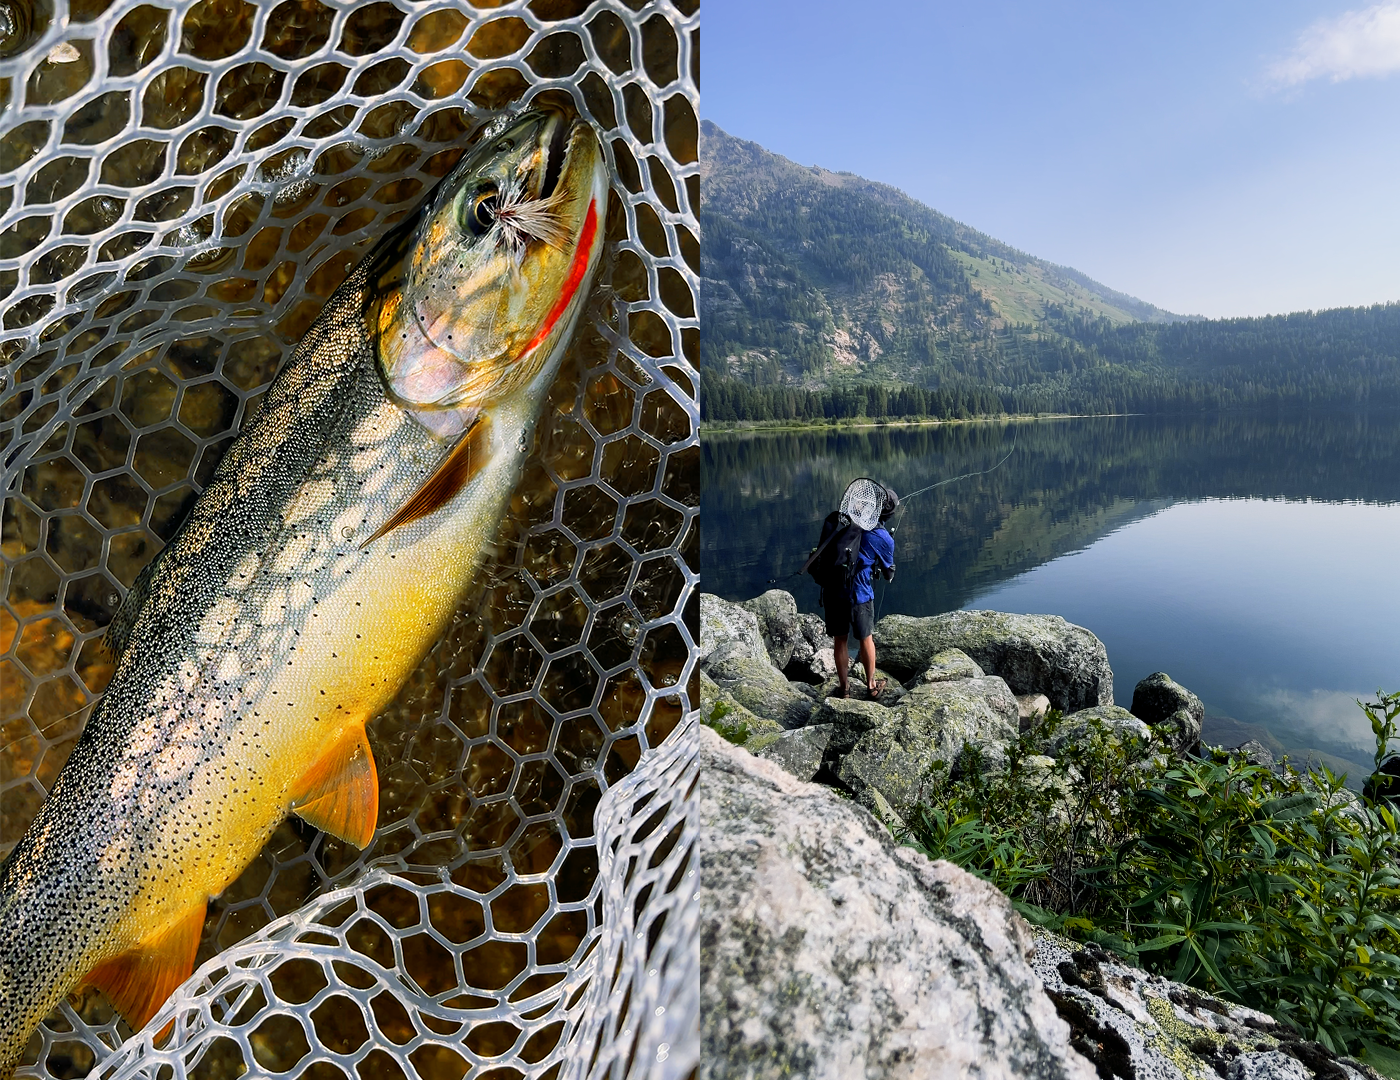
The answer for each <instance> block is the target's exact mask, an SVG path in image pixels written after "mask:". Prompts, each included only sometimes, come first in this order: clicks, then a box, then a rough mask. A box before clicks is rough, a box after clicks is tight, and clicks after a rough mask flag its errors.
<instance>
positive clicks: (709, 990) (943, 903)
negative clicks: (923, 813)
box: [699, 702, 1141, 1080]
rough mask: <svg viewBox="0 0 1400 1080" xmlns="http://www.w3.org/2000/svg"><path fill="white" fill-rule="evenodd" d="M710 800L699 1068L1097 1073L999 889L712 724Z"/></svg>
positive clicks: (776, 1073) (704, 767)
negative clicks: (894, 837)
mask: <svg viewBox="0 0 1400 1080" xmlns="http://www.w3.org/2000/svg"><path fill="white" fill-rule="evenodd" d="M854 704H864V705H867V706H868V707H870V708H879V706H874V705H869V703H868V702H865V703H854ZM699 797H700V819H701V835H700V843H699V850H700V853H701V854H700V919H701V923H700V942H701V945H700V961H701V973H702V974H701V988H700V993H701V1011H700V1015H701V1040H702V1054H701V1065H700V1076H701V1077H704V1078H706V1080H729V1078H739V1077H743V1078H745V1080H749V1078H753V1080H766V1078H774V1080H777V1078H779V1077H783V1078H786V1077H797V1076H800V1077H804V1078H808V1080H839V1078H846V1077H891V1078H893V1077H909V1078H914V1077H918V1078H924V1077H930V1078H939V1080H944V1078H946V1080H955V1078H961V1077H966V1076H978V1077H982V1078H985V1080H1003V1078H1004V1080H1011V1078H1013V1077H1037V1078H1044V1080H1071V1078H1073V1080H1092V1078H1093V1077H1094V1070H1093V1069H1092V1068H1091V1067H1090V1066H1089V1065H1088V1063H1087V1062H1086V1061H1085V1060H1084V1059H1083V1058H1082V1057H1080V1055H1079V1054H1078V1053H1076V1052H1075V1051H1074V1050H1073V1049H1071V1047H1070V1045H1069V1031H1068V1027H1067V1025H1066V1024H1065V1023H1064V1022H1063V1021H1061V1020H1060V1019H1059V1018H1058V1017H1057V1016H1056V1015H1055V1010H1054V1007H1053V1005H1052V1004H1051V1002H1050V1000H1049V999H1048V998H1047V997H1046V996H1045V994H1044V993H1043V991H1042V989H1041V986H1040V982H1039V980H1038V979H1037V978H1036V976H1035V975H1034V973H1033V972H1032V971H1031V968H1030V967H1029V965H1028V964H1027V962H1026V956H1027V955H1028V951H1029V935H1028V933H1027V931H1026V928H1025V924H1024V923H1023V922H1022V921H1021V920H1020V919H1019V918H1017V917H1016V916H1015V915H1014V914H1013V913H1012V911H1011V906H1010V903H1009V902H1008V901H1007V900H1006V898H1005V897H1004V896H1003V895H1002V894H1001V893H999V892H998V891H997V890H996V889H995V888H993V887H992V886H991V885H989V884H987V883H986V882H983V881H981V880H979V879H977V878H975V877H973V876H972V875H970V874H968V873H965V872H964V871H962V870H959V869H957V868H956V867H954V866H952V865H951V864H949V863H945V862H930V861H929V860H928V859H927V858H925V857H924V856H922V855H919V854H917V853H916V852H914V851H912V850H911V849H909V848H899V847H896V846H895V845H894V843H893V842H892V841H891V840H890V838H889V836H888V835H887V834H886V833H885V831H884V829H883V828H881V826H880V825H879V824H878V823H877V822H875V821H874V820H873V819H872V818H871V817H870V815H869V814H867V813H865V811H863V810H861V809H860V808H859V807H856V806H853V805H851V804H850V803H849V802H847V801H844V800H842V799H840V798H838V797H837V796H835V795H834V794H833V793H832V792H830V791H829V790H827V789H825V788H822V787H819V786H817V785H813V784H803V783H800V782H799V781H797V780H795V779H794V778H792V777H791V776H788V775H787V774H786V773H784V772H783V771H782V770H781V769H779V768H777V767H776V766H774V765H773V764H771V763H770V762H766V761H762V760H760V759H757V758H754V757H752V756H750V755H747V754H744V753H743V752H741V751H737V750H735V749H733V748H732V747H728V746H726V745H725V744H724V743H723V742H721V741H720V740H719V739H717V738H716V737H714V736H713V735H712V734H711V733H710V732H707V731H702V732H701V773H700V786H699ZM1140 1075H1141V1074H1140Z"/></svg>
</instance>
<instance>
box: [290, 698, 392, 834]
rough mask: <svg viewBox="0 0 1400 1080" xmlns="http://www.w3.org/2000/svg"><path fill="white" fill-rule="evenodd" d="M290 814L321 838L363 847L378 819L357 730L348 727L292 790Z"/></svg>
mask: <svg viewBox="0 0 1400 1080" xmlns="http://www.w3.org/2000/svg"><path fill="white" fill-rule="evenodd" d="M292 813H294V814H296V815H297V817H299V818H301V819H302V820H303V821H305V822H307V823H308V824H310V825H314V826H315V827H316V828H318V829H320V830H321V831H322V832H328V833H330V834H331V835H332V836H338V837H339V838H340V839H342V840H345V841H347V842H348V843H351V844H354V845H355V846H356V847H357V848H361V849H364V848H367V847H369V842H370V840H371V839H372V838H373V837H374V826H375V823H376V822H377V821H378V819H379V777H378V775H377V774H376V773H375V771H374V754H373V752H372V751H371V750H370V748H369V740H368V739H367V738H366V737H365V726H364V725H363V724H351V725H350V726H349V727H347V728H346V729H345V732H344V733H343V734H342V735H341V736H340V738H339V739H338V740H337V741H336V742H334V743H332V744H331V745H330V747H329V748H327V750H326V752H325V753H324V754H322V755H321V757H320V760H318V761H317V762H316V764H315V765H313V766H311V768H310V769H308V770H307V772H306V775H305V776H303V777H302V778H301V781H300V782H299V783H298V784H297V785H296V786H295V787H294V788H293V789H292Z"/></svg>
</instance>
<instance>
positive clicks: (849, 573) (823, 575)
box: [802, 510, 865, 607]
mask: <svg viewBox="0 0 1400 1080" xmlns="http://www.w3.org/2000/svg"><path fill="white" fill-rule="evenodd" d="M864 536H865V530H864V529H862V528H861V527H860V526H859V525H857V524H856V523H855V522H853V521H852V520H851V519H850V518H848V517H847V516H846V515H845V514H843V513H841V511H840V510H833V511H832V512H831V513H829V514H828V515H827V516H826V520H825V521H823V522H822V535H821V540H820V542H819V543H818V544H817V547H816V548H815V549H814V550H813V551H812V554H811V555H809V556H807V561H806V562H805V563H803V564H802V572H803V573H807V574H811V575H812V580H813V581H815V582H816V583H817V586H818V588H820V589H821V605H822V607H826V605H827V598H828V597H830V598H831V599H833V600H834V599H836V598H837V597H838V596H839V597H843V598H844V599H845V601H846V602H847V603H850V599H851V589H852V587H853V586H854V584H855V578H856V567H857V565H858V563H859V558H860V542H861V540H862V538H864Z"/></svg>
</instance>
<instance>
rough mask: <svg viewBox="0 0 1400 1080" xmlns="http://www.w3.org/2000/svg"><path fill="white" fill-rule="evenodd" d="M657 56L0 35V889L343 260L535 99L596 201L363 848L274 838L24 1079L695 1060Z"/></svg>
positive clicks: (291, 18) (565, 28) (65, 21)
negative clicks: (188, 926)
mask: <svg viewBox="0 0 1400 1080" xmlns="http://www.w3.org/2000/svg"><path fill="white" fill-rule="evenodd" d="M698 22H699V16H698V12H697V11H696V10H695V8H694V6H693V4H692V3H688V2H682V3H677V4H666V3H656V2H648V3H641V4H638V5H637V7H636V10H634V9H633V8H632V7H629V6H627V5H626V4H623V3H620V2H603V0H598V2H594V3H579V2H574V0H533V2H531V3H528V4H527V3H523V2H519V0H516V2H507V3H504V4H501V5H499V6H486V5H483V6H482V7H481V8H480V9H478V8H476V7H473V6H470V5H467V4H463V3H449V4H444V3H429V2H415V0H393V2H392V3H387V2H371V3H364V2H350V0H339V2H337V0H326V2H319V0H286V2H283V3H264V4H257V5H254V4H250V3H246V2H243V0H199V2H197V3H190V2H188V0H175V2H164V0H154V2H147V3H137V2H134V0H53V2H52V3H43V2H40V3H30V2H28V0H0V106H2V107H0V365H3V366H2V367H0V379H2V380H3V382H0V425H3V429H0V445H3V457H2V458H0V463H3V469H4V471H3V476H2V477H0V481H3V483H2V484H0V493H3V496H4V506H3V519H2V521H3V534H2V535H0V554H2V555H3V560H2V562H0V565H3V595H2V596H0V691H3V702H4V712H3V715H0V724H2V725H3V726H2V727H0V743H3V744H4V749H3V750H0V854H4V853H5V852H6V851H8V848H9V847H10V846H11V845H12V844H13V843H14V842H15V840H17V839H18V837H19V836H20V835H21V833H22V832H23V830H24V828H25V826H26V825H27V823H28V821H29V820H30V818H32V816H33V814H34V813H35V811H36V810H37V808H38V806H39V804H40V802H41V801H42V799H43V796H44V793H45V791H46V790H47V787H48V786H49V785H50V784H52V782H53V779H54V777H55V776H56V775H57V772H58V769H59V768H60V767H61V765H62V763H63V761H64V760H65V759H66V757H67V755H68V753H69V752H71V750H72V747H73V744H74V741H75V739H76V737H77V735H78V733H79V732H80V731H81V728H82V724H83V722H84V721H85V719H86V717H87V714H88V713H89V712H90V710H91V706H92V704H93V702H94V701H96V700H97V698H98V696H99V695H100V694H101V692H102V689H103V687H104V686H105V683H106V680H107V678H109V677H110V674H111V666H110V663H109V661H108V659H107V657H106V655H105V653H104V651H103V649H102V647H101V643H100V639H101V636H102V632H103V629H104V627H105V626H106V624H107V622H108V621H110V619H111V617H112V614H113V612H114V611H115V609H116V607H117V606H118V605H119V603H120V601H121V598H122V596H123V595H124V593H125V591H126V588H127V587H128V586H130V584H131V583H132V581H133V580H134V579H135V576H136V574H137V573H138V572H139V571H140V569H141V567H142V566H144V565H145V563H146V562H148V561H149V560H150V558H151V557H153V556H154V555H155V554H156V553H157V552H158V551H159V550H160V548H161V546H162V545H163V544H164V542H165V541H166V540H167V539H168V538H169V537H170V536H171V535H173V532H174V530H175V528H176V527H178V524H179V522H180V520H181V518H182V516H183V514H184V512H185V511H186V510H187V509H188V507H189V505H190V504H191V502H192V501H193V500H194V498H195V497H196V496H197V494H198V492H199V491H200V490H201V487H202V485H203V484H204V483H205V482H206V481H207V479H208V477H209V476H210V474H211V473H212V471H213V468H214V466H215V464H216V463H217V461H218V458H219V455H220V454H221V453H222V451H223V450H224V449H225V448H226V447H227V445H228V443H229V442H230V441H231V440H232V438H233V437H234V436H235V435H236V433H237V431H238V430H239V428H240V426H241V425H242V423H243V422H244V420H245V418H246V417H247V416H248V415H249V413H250V411H251V410H252V409H253V408H254V407H255V406H256V404H257V401H258V399H259V396H260V394H261V393H262V391H263V389H264V388H265V387H266V385H267V384H268V382H269V381H270V380H271V378H272V376H273V374H274V373H275V371H276V369H277V366H278V364H279V363H280V361H281V360H282V359H283V358H284V357H285V356H286V355H287V354H288V353H289V351H290V349H291V347H292V346H293V345H294V344H295V342H296V341H297V340H298V339H299V338H300V336H301V334H302V333H303V332H304V330H305V329H306V327H307V326H308V325H309V324H310V323H311V321H312V320H313V319H314V318H315V315H316V313H317V312H318V311H319V309H320V306H321V305H322V303H324V301H325V299H326V298H327V297H328V296H329V295H330V293H331V292H332V291H333V290H334V288H335V287H336V285H338V284H339V283H340V281H342V280H343V279H344V278H345V276H346V275H347V274H348V273H349V271H350V269H351V268H352V267H353V266H354V264H355V263H356V262H357V261H358V259H359V258H360V257H361V256H362V255H363V254H364V253H365V252H366V251H367V250H368V249H369V247H370V246H371V245H372V244H373V242H374V241H375V239H376V238H377V237H378V236H380V235H382V233H383V232H384V230H385V229H386V228H387V227H389V226H390V225H391V224H392V223H393V222H394V221H396V220H400V219H401V218H402V217H403V216H405V215H406V214H408V213H410V212H411V211H412V209H413V207H414V206H416V204H417V202H418V201H419V200H420V199H421V198H422V196H423V195H424V194H425V193H426V192H427V191H428V190H429V189H430V188H431V186H432V185H433V184H434V183H435V182H436V181H437V180H438V179H439V178H440V177H441V176H443V175H445V174H446V172H448V171H449V170H450V169H451V167H452V165H453V164H454V163H455V161H456V160H457V158H458V157H459V156H460V154H461V151H462V149H463V147H464V146H465V145H467V144H468V143H469V142H470V140H471V139H472V138H473V136H474V135H475V133H477V132H478V131H480V130H481V129H482V128H483V127H484V126H485V125H486V123H488V122H489V121H490V120H492V119H494V118H496V117H497V116H499V115H501V114H502V112H503V111H506V110H510V109H513V108H517V107H519V106H520V105H521V104H523V103H525V102H526V101H529V100H532V99H534V98H535V97H537V96H540V95H550V96H552V97H554V98H555V99H560V98H567V99H569V100H571V101H572V102H573V104H574V107H576V108H578V109H579V110H580V111H581V112H582V113H583V114H584V115H586V116H588V117H590V118H591V119H592V120H593V121H594V122H595V123H597V125H598V126H599V127H600V129H602V130H603V131H604V133H605V146H606V148H607V152H608V155H609V159H610V163H611V165H612V167H613V173H614V177H615V182H614V186H613V197H612V204H611V206H610V209H609V214H608V220H607V237H608V240H609V246H608V255H607V261H606V263H605V266H604V269H603V272H602V274H601V275H600V285H599V288H598V290H597V292H596V294H595V296H594V297H593V298H592V299H591V305H592V306H591V308H590V317H589V319H588V320H587V321H586V322H585V323H584V324H581V329H580V331H579V333H578V335H577V336H576V340H575V344H574V347H573V349H572V350H571V355H570V357H568V358H566V360H565V364H564V370H563V374H562V375H561V378H560V380H559V384H558V386H557V387H556V389H555V392H554V394H553V396H552V398H551V400H550V402H549V403H548V406H547V408H546V412H545V414H544V416H545V419H544V421H543V422H542V423H541V424H540V425H539V430H538V433H537V436H536V444H535V446H534V448H533V453H532V455H531V458H530V462H529V464H528V465H527V467H526V471H525V476H524V478H523V479H522V481H521V484H520V485H519V487H518V489H517V490H516V492H515V493H514V495H513V497H512V505H511V513H510V515H509V517H508V520H507V521H506V522H505V523H504V524H503V526H502V532H501V535H500V537H499V538H498V541H497V545H496V550H495V553H494V555H493V557H492V559H491V560H490V561H489V562H488V565H487V566H486V568H485V570H484V571H483V573H482V574H481V576H480V580H479V584H478V586H477V587H476V588H475V590H474V591H473V593H472V595H470V596H468V597H467V598H465V600H464V601H463V604H462V606H461V609H460V611H459V614H458V617H457V619H456V620H455V621H454V623H453V625H452V627H451V628H450V629H449V631H448V633H447V634H446V635H445V636H444V638H443V640H441V641H440V642H439V643H438V644H437V645H436V646H435V647H434V649H433V650H432V651H431V653H430V654H429V656H428V657H427V659H426V660H425V661H424V663H423V665H422V666H421V667H420V669H419V670H418V671H417V672H416V673H415V675H414V676H413V678H412V679H410V681H409V683H408V684H407V685H406V686H405V687H404V689H403V691H402V692H401V693H400V695H399V698H398V699H397V700H396V701H395V703H394V704H393V705H392V706H391V707H390V708H389V709H388V710H387V711H386V712H385V713H384V714H383V715H381V716H380V717H378V718H377V719H376V720H375V721H374V722H373V723H372V724H371V726H370V740H371V744H372V746H373V749H374V752H375V756H376V760H377V762H378V764H379V774H380V780H381V791H380V805H381V814H380V821H379V828H378V831H377V832H376V835H375V839H374V841H373V843H372V845H371V847H370V848H369V849H368V850H367V851H365V852H363V853H361V852H358V851H356V850H355V849H354V848H350V847H347V846H346V845H343V844H340V843H339V842H337V841H335V840H333V839H330V838H327V837H325V836H324V835H323V834H320V833H318V832H315V831H314V830H311V829H308V828H306V827H305V826H304V825H302V824H301V823H299V822H298V821H296V820H295V819H293V820H291V821H289V822H288V823H286V824H284V825H283V826H282V827H281V828H280V829H279V830H278V832H277V833H276V835H275V836H274V837H273V839H272V840H271V841H270V842H269V843H268V845H267V846H266V848H265V849H264V851H263V852H262V853H261V855H260V856H259V857H258V858H257V859H256V860H255V861H254V862H253V864H252V865H250V866H249V868H248V869H247V871H246V872H245V873H244V874H243V875H242V876H241V877H240V878H239V879H238V880H237V881H236V882H235V883H234V884H233V885H232V886H230V888H229V889H228V890H227V891H226V892H225V894H224V895H223V896H222V897H220V898H218V899H217V900H216V901H215V902H214V903H212V904H211V905H210V909H209V916H208V919H207V921H206V925H205V932H204V938H203V941H202V943H201V947H200V953H199V958H198V964H199V967H198V968H197V970H196V973H195V976H194V978H193V979H192V980H191V981H190V982H188V983H187V984H186V985H185V986H184V987H182V988H181V989H180V990H179V991H177V993H176V995H175V996H174V997H173V998H172V999H171V1000H170V1001H169V1002H168V1003H167V1006H166V1007H165V1009H164V1010H163V1011H162V1012H161V1013H160V1014H159V1015H158V1016H157V1017H156V1018H155V1019H154V1020H153V1021H152V1023H151V1024H150V1025H148V1026H147V1028H146V1029H145V1030H143V1031H141V1032H138V1033H131V1032H129V1031H128V1030H127V1029H126V1028H125V1026H124V1025H123V1024H122V1023H121V1021H120V1020H118V1019H117V1018H116V1017H115V1016H114V1015H113V1014H112V1011H111V1009H110V1007H109V1006H108V1005H107V1003H106V1001H105V998H104V997H103V996H102V995H101V994H100V993H98V992H95V991H91V992H88V993H87V994H86V995H85V996H84V997H82V998H81V999H80V1000H76V1001H73V1002H71V1003H65V1004H64V1005H63V1006H62V1007H61V1008H60V1009H59V1010H57V1011H56V1012H55V1013H54V1014H53V1015H52V1016H51V1017H50V1018H49V1019H48V1021H47V1022H46V1023H45V1025H44V1026H43V1027H42V1028H41V1030H40V1032H39V1033H38V1035H37V1036H36V1038H35V1039H34V1040H33V1041H32V1043H31V1046H30V1049H29V1054H28V1057H27V1059H26V1060H27V1061H28V1062H32V1063H33V1064H31V1065H29V1066H28V1067H27V1069H28V1072H29V1074H30V1075H35V1076H40V1077H45V1078H50V1077H52V1078H58V1077H71V1076H82V1075H93V1076H102V1077H117V1076H121V1077H134V1076H149V1077H156V1076H160V1077H185V1076H192V1077H193V1076H197V1077H214V1076H225V1075H227V1076H235V1075H239V1074H241V1073H243V1072H245V1071H249V1070H251V1071H253V1072H255V1073H260V1074H265V1073H268V1072H276V1073H279V1074H281V1075H285V1076H288V1077H298V1076H306V1077H315V1078H317V1080H322V1078H326V1080H330V1078H335V1077H342V1076H343V1077H347V1078H354V1077H357V1076H359V1077H366V1078H367V1077H371V1076H379V1075H402V1076H404V1077H408V1078H423V1080H429V1078H434V1077H438V1076H445V1077H451V1078H453V1080H456V1078H458V1077H461V1076H463V1075H472V1076H477V1075H486V1074H488V1073H489V1074H490V1075H491V1076H493V1077H504V1076H521V1077H531V1078H534V1077H556V1076H558V1077H603V1076H607V1077H624V1076H635V1077H641V1076H660V1077H666V1076H683V1075H686V1074H687V1073H689V1072H690V1071H691V1069H692V1068H693V1067H694V1066H695V1063H696V1060H697V1056H698V1039H697V1034H696V1032H697V1023H698V965H699V950H698V941H697V939H696V933H695V928H696V911H695V903H694V896H695V889H694V876H693V875H694V865H695V862H694V844H695V835H696V829H697V819H696V809H695V801H694V798H693V785H694V780H695V763H694V752H693V746H692V740H691V739H690V737H689V736H690V733H691V732H692V731H693V725H694V715H693V712H692V710H691V702H692V701H693V700H694V690H693V686H692V683H691V676H692V661H691V655H690V654H691V646H692V643H693V633H692V631H691V630H689V629H687V621H686V618H685V612H686V611H687V609H688V607H689V606H692V604H691V600H692V597H693V596H695V594H696V587H697V580H698V578H697V571H698V550H699V545H698V528H699V521H698V505H699V490H698V483H699V468H698V466H699V458H698V443H697V436H696V421H697V409H696V403H695V397H694V387H695V384H696V383H695V370H694V364H695V360H696V356H695V353H696V349H697V345H698V334H699V331H698V322H697V320H696V316H695V289H696V282H697V275H698V268H699V245H698V229H697V226H696V221H695V204H696V199H697V198H698V195H699V169H698V164H697V160H696V140H697V134H698V133H697V122H696V107H697V102H698V90H697V76H696V72H697V65H698V56H697V52H696V50H697V34H698ZM171 1021H173V1027H172V1028H171V1031H170V1034H169V1036H168V1037H167V1038H165V1039H164V1040H163V1041H162V1040H161V1039H158V1038H157V1034H158V1033H159V1032H161V1030H162V1029H163V1028H164V1027H165V1025H166V1024H167V1023H169V1022H171Z"/></svg>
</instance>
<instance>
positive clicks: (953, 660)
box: [909, 649, 987, 690]
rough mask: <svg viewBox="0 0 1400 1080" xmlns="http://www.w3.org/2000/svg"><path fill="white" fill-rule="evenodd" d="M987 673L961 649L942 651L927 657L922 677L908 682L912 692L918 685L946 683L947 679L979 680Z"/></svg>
mask: <svg viewBox="0 0 1400 1080" xmlns="http://www.w3.org/2000/svg"><path fill="white" fill-rule="evenodd" d="M986 674H987V673H986V672H985V671H983V670H982V669H981V668H980V667H978V666H977V661H976V660H974V659H972V657H970V656H968V655H967V653H965V652H963V651H962V650H961V649H942V650H940V651H938V652H936V653H934V654H933V655H932V656H931V657H929V661H928V667H926V668H924V672H923V674H922V675H916V676H915V677H914V678H913V679H911V680H910V681H909V688H910V689H911V690H912V689H913V688H914V687H915V686H916V685H918V684H919V683H929V682H947V681H948V680H949V679H980V678H982V677H983V676H984V675H986Z"/></svg>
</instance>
